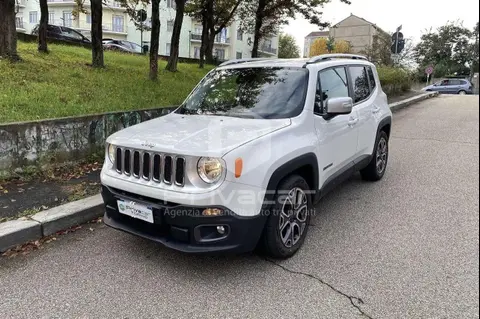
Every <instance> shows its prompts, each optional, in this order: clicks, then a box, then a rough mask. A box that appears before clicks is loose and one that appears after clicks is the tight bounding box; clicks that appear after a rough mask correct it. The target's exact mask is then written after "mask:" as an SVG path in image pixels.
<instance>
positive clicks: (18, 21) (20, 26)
mask: <svg viewBox="0 0 480 319" xmlns="http://www.w3.org/2000/svg"><path fill="white" fill-rule="evenodd" d="M15 27H16V28H17V29H23V17H15Z"/></svg>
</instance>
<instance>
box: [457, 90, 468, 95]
mask: <svg viewBox="0 0 480 319" xmlns="http://www.w3.org/2000/svg"><path fill="white" fill-rule="evenodd" d="M458 95H467V92H466V91H463V90H462V91H460V92H458Z"/></svg>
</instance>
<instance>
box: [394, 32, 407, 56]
mask: <svg viewBox="0 0 480 319" xmlns="http://www.w3.org/2000/svg"><path fill="white" fill-rule="evenodd" d="M404 48H405V39H404V38H403V33H402V32H395V33H394V34H393V35H392V47H391V49H392V53H394V54H395V53H397V54H398V53H400V52H402V51H403V49H404Z"/></svg>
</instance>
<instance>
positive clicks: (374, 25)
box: [332, 13, 390, 35]
mask: <svg viewBox="0 0 480 319" xmlns="http://www.w3.org/2000/svg"><path fill="white" fill-rule="evenodd" d="M351 17H355V18H357V19H360V20H363V21H365V22H366V23H368V24H370V25H372V26H373V27H374V28H375V29H376V30H377V31H378V32H382V33H385V34H388V35H390V34H389V33H388V32H386V31H385V30H383V29H382V28H380V27H379V26H377V25H376V24H375V23H372V22H370V21H368V20H366V19H364V18H362V17H359V16H357V15H354V14H353V13H350V16H348V17H346V18H345V19H343V20H342V21H340V22H338V23H336V24H335V25H333V26H332V28H335V27H336V26H338V25H339V24H340V23H342V22H344V21H345V20H347V19H349V18H351Z"/></svg>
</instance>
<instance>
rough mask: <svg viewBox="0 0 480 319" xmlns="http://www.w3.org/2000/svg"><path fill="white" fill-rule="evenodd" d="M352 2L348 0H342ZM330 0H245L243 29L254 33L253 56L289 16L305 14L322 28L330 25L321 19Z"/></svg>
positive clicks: (241, 15) (305, 16)
mask: <svg viewBox="0 0 480 319" xmlns="http://www.w3.org/2000/svg"><path fill="white" fill-rule="evenodd" d="M340 1H342V2H344V3H347V4H350V2H349V1H348V0H340ZM328 2H330V0H245V1H244V4H243V6H242V8H241V10H240V21H241V26H242V29H243V30H244V31H246V32H248V33H252V34H253V35H254V40H253V48H252V57H253V58H256V57H258V56H259V47H260V42H261V41H262V40H263V39H265V38H268V37H271V36H273V35H275V34H276V33H277V32H278V29H279V27H280V26H281V25H284V24H287V19H288V18H295V15H296V14H299V15H301V16H303V17H304V18H305V19H307V20H308V21H309V22H310V23H312V24H315V25H318V26H319V27H320V28H321V29H323V28H326V27H328V26H329V24H328V23H326V22H322V21H321V20H320V18H321V16H322V12H321V9H322V8H323V5H324V4H325V3H328Z"/></svg>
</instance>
